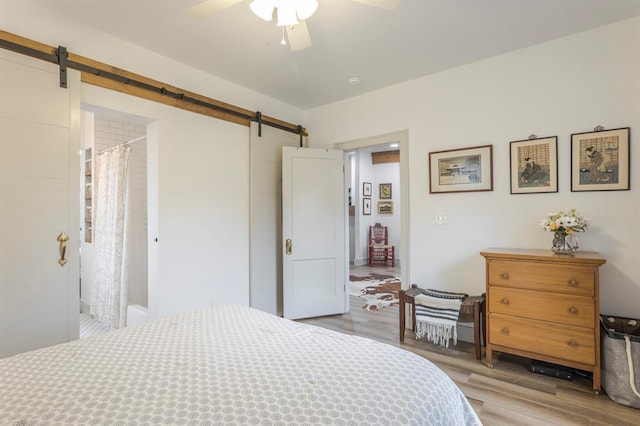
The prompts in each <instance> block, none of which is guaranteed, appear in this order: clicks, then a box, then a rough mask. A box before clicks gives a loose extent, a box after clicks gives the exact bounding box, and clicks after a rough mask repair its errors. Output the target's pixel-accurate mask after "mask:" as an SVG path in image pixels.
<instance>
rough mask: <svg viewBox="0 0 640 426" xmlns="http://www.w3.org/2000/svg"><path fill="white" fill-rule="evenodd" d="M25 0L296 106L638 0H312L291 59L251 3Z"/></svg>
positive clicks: (570, 25)
mask: <svg viewBox="0 0 640 426" xmlns="http://www.w3.org/2000/svg"><path fill="white" fill-rule="evenodd" d="M30 1H32V2H33V3H36V4H38V5H41V6H44V7H47V8H50V9H51V10H54V11H56V12H58V13H61V14H63V15H66V16H68V17H71V18H73V19H76V20H78V21H81V22H84V23H86V24H89V25H91V26H93V27H95V28H97V29H100V30H102V31H104V32H106V33H109V34H112V35H114V36H117V37H119V38H122V39H125V40H127V41H129V42H132V43H134V44H137V45H140V46H142V47H145V48H147V49H149V50H152V51H155V52H157V53H160V54H162V55H165V56H168V57H171V58H174V59H176V60H178V61H180V62H183V63H185V64H188V65H191V66H193V67H195V68H198V69H201V70H204V71H206V72H208V73H211V74H214V75H216V76H218V77H221V78H223V79H225V80H228V81H232V82H234V83H237V84H240V85H242V86H245V87H248V88H251V89H253V90H256V91H258V92H261V93H264V94H266V95H268V96H271V97H273V98H276V99H279V100H281V101H283V102H286V103H288V104H291V105H294V106H296V107H299V108H301V109H308V108H312V107H315V106H319V105H323V104H327V103H330V102H334V101H337V100H340V99H345V98H349V97H352V96H355V95H358V94H361V93H365V92H368V91H372V90H376V89H379V88H382V87H385V86H389V85H393V84H397V83H401V82H403V81H407V80H411V79H415V78H418V77H421V76H424V75H428V74H432V73H436V72H439V71H443V70H446V69H450V68H452V67H456V66H459V65H462V64H466V63H470V62H473V61H477V60H480V59H483V58H487V57H491V56H494V55H498V54H501V53H505V52H509V51H513V50H517V49H522V48H524V47H527V46H532V45H535V44H538V43H542V42H545V41H548V40H551V39H554V38H558V37H562V36H565V35H569V34H572V33H576V32H580V31H584V30H587V29H590V28H595V27H598V26H602V25H606V24H609V23H612V22H615V21H618V20H622V19H627V18H631V17H634V16H638V15H640V0H401V1H400V5H399V6H398V7H397V8H396V9H395V10H392V11H389V10H383V9H379V8H375V7H372V6H367V5H364V4H361V3H356V2H354V1H352V0H319V3H320V5H319V7H318V11H317V12H316V14H315V15H313V16H312V17H311V18H309V19H308V20H307V26H308V28H309V32H310V34H311V39H312V42H313V45H312V46H311V47H310V48H308V49H305V50H300V51H296V52H293V51H291V50H289V48H288V47H283V46H281V45H280V39H281V36H282V34H281V29H280V28H278V27H276V26H275V23H274V22H266V21H262V20H261V19H259V18H258V17H256V16H255V15H253V13H252V12H251V11H250V9H249V3H250V0H243V1H241V2H240V3H238V4H236V5H234V6H231V7H229V8H227V9H225V10H223V11H220V12H218V13H216V14H213V15H209V16H206V17H201V18H195V17H193V16H190V15H189V14H188V13H186V10H187V9H188V8H189V7H191V6H194V5H196V4H198V3H199V2H200V1H201V0H30ZM220 1H222V0H220ZM67 47H68V48H69V49H70V50H71V51H73V47H72V46H67ZM594 55H597V52H594ZM350 77H358V78H360V80H361V84H360V85H359V86H356V87H352V86H349V85H348V84H347V80H348V79H349V78H350ZM167 83H171V82H167ZM187 89H188V88H187ZM221 100H223V99H221ZM223 101H224V100H223Z"/></svg>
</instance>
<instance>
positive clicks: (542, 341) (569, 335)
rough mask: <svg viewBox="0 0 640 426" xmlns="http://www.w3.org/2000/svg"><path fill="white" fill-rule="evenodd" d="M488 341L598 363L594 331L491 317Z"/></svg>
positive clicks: (581, 361)
mask: <svg viewBox="0 0 640 426" xmlns="http://www.w3.org/2000/svg"><path fill="white" fill-rule="evenodd" d="M489 315H490V319H489V342H490V343H491V344H494V345H501V346H506V347H509V348H515V349H520V350H522V351H527V352H533V353H537V354H542V355H548V356H552V357H556V358H560V359H566V360H569V361H575V362H580V363H583V364H589V365H593V364H595V362H596V360H595V334H594V331H593V329H586V328H581V327H571V326H564V325H560V324H551V323H548V322H545V321H537V320H531V319H525V318H517V317H511V316H506V315H500V314H493V313H492V314H489Z"/></svg>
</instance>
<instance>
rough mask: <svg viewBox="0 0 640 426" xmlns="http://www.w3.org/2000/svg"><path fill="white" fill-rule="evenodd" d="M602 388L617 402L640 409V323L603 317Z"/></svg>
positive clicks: (601, 321)
mask: <svg viewBox="0 0 640 426" xmlns="http://www.w3.org/2000/svg"><path fill="white" fill-rule="evenodd" d="M600 326H601V328H602V330H601V331H602V333H600V339H601V343H602V360H601V361H602V387H603V388H604V390H605V392H607V395H609V398H611V399H612V400H614V401H615V402H617V403H619V404H622V405H628V406H629V407H634V408H640V320H634V319H631V318H622V317H614V316H610V315H601V316H600Z"/></svg>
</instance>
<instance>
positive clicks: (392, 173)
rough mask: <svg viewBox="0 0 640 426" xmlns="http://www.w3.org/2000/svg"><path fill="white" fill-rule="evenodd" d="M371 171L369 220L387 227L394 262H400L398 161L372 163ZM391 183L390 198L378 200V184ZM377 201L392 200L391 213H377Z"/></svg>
mask: <svg viewBox="0 0 640 426" xmlns="http://www.w3.org/2000/svg"><path fill="white" fill-rule="evenodd" d="M372 171H373V197H372V199H371V201H372V207H373V208H372V212H371V213H372V214H371V218H372V219H371V220H372V222H373V223H376V222H379V223H380V224H381V225H383V226H386V227H387V231H388V232H389V244H391V245H393V246H395V247H394V252H395V253H394V254H395V261H396V264H397V265H399V264H400V256H401V255H402V253H401V251H400V239H401V237H402V235H401V232H400V215H401V212H402V209H401V206H400V163H381V164H374V165H373V167H372ZM381 183H390V184H391V197H392V198H391V199H390V200H389V199H385V200H380V184H381ZM378 201H393V214H378Z"/></svg>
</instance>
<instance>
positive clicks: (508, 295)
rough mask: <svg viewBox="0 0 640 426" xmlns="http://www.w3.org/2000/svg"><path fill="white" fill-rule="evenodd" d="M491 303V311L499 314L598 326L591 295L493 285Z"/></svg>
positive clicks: (579, 325)
mask: <svg viewBox="0 0 640 426" xmlns="http://www.w3.org/2000/svg"><path fill="white" fill-rule="evenodd" d="M488 306H489V307H488V311H489V312H494V313H498V314H504V315H513V316H516V317H522V318H531V319H537V320H541V321H548V322H556V323H561V324H569V325H575V326H578V327H588V328H591V329H593V328H594V327H595V308H594V302H593V299H592V298H590V297H584V296H568V295H564V294H558V293H545V292H540V291H531V290H520V289H515V288H513V289H512V288H507V287H498V286H493V287H491V288H490V291H489V305H488Z"/></svg>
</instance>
